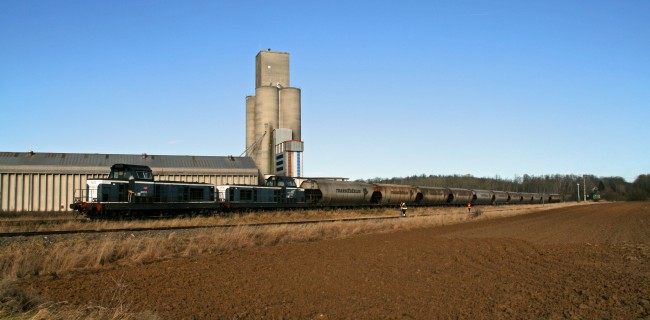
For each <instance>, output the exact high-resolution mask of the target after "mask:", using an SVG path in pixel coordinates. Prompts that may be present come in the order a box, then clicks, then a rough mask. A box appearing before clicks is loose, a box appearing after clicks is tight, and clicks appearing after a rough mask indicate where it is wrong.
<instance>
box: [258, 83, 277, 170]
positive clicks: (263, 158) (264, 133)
mask: <svg viewBox="0 0 650 320" xmlns="http://www.w3.org/2000/svg"><path fill="white" fill-rule="evenodd" d="M278 92H279V90H278V88H276V87H259V88H257V89H255V140H256V142H257V141H259V145H257V146H256V147H255V149H256V150H257V151H256V152H254V155H253V159H254V160H255V163H257V166H258V168H259V169H260V173H261V174H262V175H266V174H273V166H272V160H273V155H272V153H273V146H272V144H273V139H271V138H272V137H271V135H272V132H273V130H274V129H277V128H278V119H279V112H280V108H279V107H278ZM260 139H261V140H260Z"/></svg>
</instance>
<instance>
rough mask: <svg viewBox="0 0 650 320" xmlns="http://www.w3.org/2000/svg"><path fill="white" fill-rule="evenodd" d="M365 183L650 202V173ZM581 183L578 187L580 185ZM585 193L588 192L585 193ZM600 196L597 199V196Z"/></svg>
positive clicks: (410, 178)
mask: <svg viewBox="0 0 650 320" xmlns="http://www.w3.org/2000/svg"><path fill="white" fill-rule="evenodd" d="M357 181H361V182H366V183H388V184H402V185H413V186H422V187H447V188H466V189H481V190H500V191H513V192H534V193H556V194H559V195H560V197H561V198H562V200H563V201H577V200H578V188H579V191H580V192H579V193H580V195H579V197H580V199H581V200H582V199H583V196H584V194H585V193H586V195H587V200H590V199H593V198H598V197H599V198H601V199H604V200H613V201H621V200H632V201H637V200H647V199H650V174H643V175H640V176H638V177H637V178H636V180H634V182H632V183H629V182H626V181H625V179H623V178H621V177H597V176H594V175H584V176H581V175H574V174H568V175H562V174H554V175H541V176H534V175H528V174H524V175H523V176H519V175H515V177H514V178H513V179H504V178H501V177H500V176H498V175H497V176H495V177H492V178H489V177H474V176H472V175H425V174H421V175H413V176H408V177H398V178H373V179H366V180H357ZM578 184H579V185H578ZM585 186H586V188H587V189H586V190H585V189H584V188H585ZM585 191H586V192H585ZM596 195H597V196H596Z"/></svg>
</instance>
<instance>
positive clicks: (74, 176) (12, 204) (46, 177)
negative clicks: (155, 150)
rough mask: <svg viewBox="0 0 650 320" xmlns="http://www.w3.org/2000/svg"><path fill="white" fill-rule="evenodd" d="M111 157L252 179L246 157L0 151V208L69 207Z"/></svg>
mask: <svg viewBox="0 0 650 320" xmlns="http://www.w3.org/2000/svg"><path fill="white" fill-rule="evenodd" d="M116 163H128V164H137V165H146V166H149V167H150V168H151V169H152V170H153V174H154V175H155V180H173V181H188V182H206V183H212V184H257V181H258V170H257V167H256V166H255V163H254V162H253V161H252V159H251V158H248V157H232V156H227V157H211V156H169V155H147V154H141V155H133V154H76V153H34V152H0V211H2V212H23V211H34V212H51V211H69V210H70V204H71V203H73V202H74V197H75V195H77V196H79V190H82V189H85V188H86V180H88V179H98V178H106V177H107V176H108V173H109V171H110V167H111V166H112V165H113V164H116Z"/></svg>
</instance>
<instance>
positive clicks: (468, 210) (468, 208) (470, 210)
mask: <svg viewBox="0 0 650 320" xmlns="http://www.w3.org/2000/svg"><path fill="white" fill-rule="evenodd" d="M467 212H469V213H471V212H472V203H471V202H468V203H467Z"/></svg>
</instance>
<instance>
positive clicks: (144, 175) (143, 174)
mask: <svg viewBox="0 0 650 320" xmlns="http://www.w3.org/2000/svg"><path fill="white" fill-rule="evenodd" d="M136 174H137V175H138V179H144V180H151V179H152V178H151V172H148V171H136Z"/></svg>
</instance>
